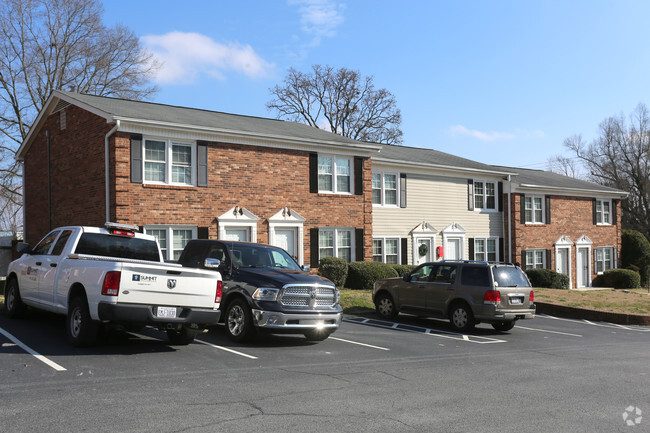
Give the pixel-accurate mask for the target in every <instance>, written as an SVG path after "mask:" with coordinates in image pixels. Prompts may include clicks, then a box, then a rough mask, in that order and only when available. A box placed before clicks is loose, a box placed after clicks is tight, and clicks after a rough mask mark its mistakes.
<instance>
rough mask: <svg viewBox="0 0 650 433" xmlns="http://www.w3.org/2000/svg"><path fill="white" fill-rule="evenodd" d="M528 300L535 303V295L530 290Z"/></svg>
mask: <svg viewBox="0 0 650 433" xmlns="http://www.w3.org/2000/svg"><path fill="white" fill-rule="evenodd" d="M528 299H529V300H530V302H535V293H533V291H532V290H531V291H530V295H528Z"/></svg>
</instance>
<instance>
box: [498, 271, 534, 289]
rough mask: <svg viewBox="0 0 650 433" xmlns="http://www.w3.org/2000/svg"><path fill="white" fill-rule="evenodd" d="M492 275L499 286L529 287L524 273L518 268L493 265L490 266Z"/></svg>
mask: <svg viewBox="0 0 650 433" xmlns="http://www.w3.org/2000/svg"><path fill="white" fill-rule="evenodd" d="M492 275H493V276H494V282H495V283H496V284H497V285H498V286H499V287H530V283H529V282H528V279H527V278H526V275H525V274H524V272H523V271H522V270H521V269H519V268H515V267H512V266H504V267H499V266H495V267H493V268H492Z"/></svg>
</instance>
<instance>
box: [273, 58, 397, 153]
mask: <svg viewBox="0 0 650 433" xmlns="http://www.w3.org/2000/svg"><path fill="white" fill-rule="evenodd" d="M269 90H270V92H271V95H272V96H273V99H272V100H271V101H270V102H268V103H267V104H266V106H267V108H268V109H269V110H275V112H276V115H277V117H278V118H284V119H288V120H293V121H296V122H303V123H306V124H308V125H310V126H313V127H315V128H321V129H328V130H330V131H331V132H335V133H337V134H340V135H343V136H345V137H349V138H352V139H355V140H360V141H368V142H374V143H385V144H399V143H401V142H402V130H401V129H400V128H399V126H400V123H401V122H402V115H401V113H400V110H399V109H398V108H397V103H396V100H395V97H394V96H393V94H392V93H390V92H389V91H388V90H386V89H379V90H377V89H375V86H374V83H373V77H372V76H370V77H361V75H360V74H359V72H358V71H352V70H350V69H346V68H341V69H334V68H332V67H330V66H321V65H314V66H313V67H312V72H311V73H303V72H300V71H297V70H295V69H293V68H291V69H289V73H288V74H287V76H286V77H285V79H284V82H283V84H282V85H277V86H275V87H273V88H272V89H269Z"/></svg>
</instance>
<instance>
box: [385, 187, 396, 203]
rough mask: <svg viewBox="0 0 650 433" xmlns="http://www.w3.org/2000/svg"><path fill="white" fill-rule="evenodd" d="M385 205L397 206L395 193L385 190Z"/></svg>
mask: <svg viewBox="0 0 650 433" xmlns="http://www.w3.org/2000/svg"><path fill="white" fill-rule="evenodd" d="M386 204H392V205H396V204H397V191H389V190H386Z"/></svg>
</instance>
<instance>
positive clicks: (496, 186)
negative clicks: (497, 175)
mask: <svg viewBox="0 0 650 433" xmlns="http://www.w3.org/2000/svg"><path fill="white" fill-rule="evenodd" d="M478 183H481V184H482V185H483V193H482V194H477V193H476V186H477V184H478ZM488 183H490V184H492V185H493V186H494V207H493V208H489V207H487V198H488V197H489V196H488V194H487V184H488ZM472 188H473V198H474V210H475V211H480V212H498V211H499V182H497V181H495V180H486V179H474V181H473V184H472ZM478 197H482V199H483V206H482V207H479V206H476V199H477V198H478Z"/></svg>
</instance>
